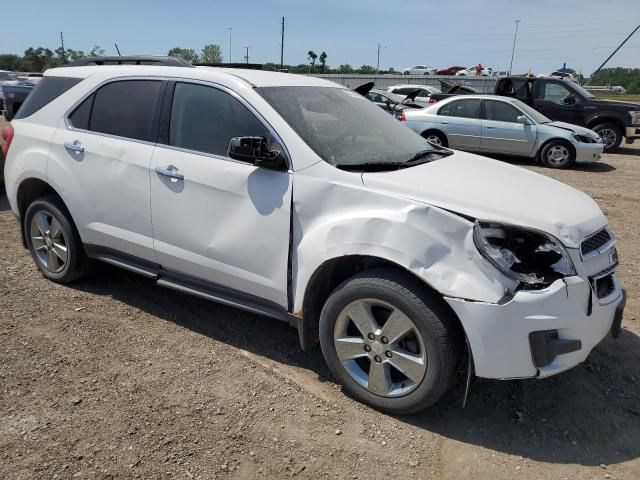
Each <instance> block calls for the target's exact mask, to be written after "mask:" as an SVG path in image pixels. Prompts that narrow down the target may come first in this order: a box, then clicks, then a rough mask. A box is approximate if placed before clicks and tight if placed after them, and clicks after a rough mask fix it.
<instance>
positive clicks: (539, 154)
mask: <svg viewBox="0 0 640 480" xmlns="http://www.w3.org/2000/svg"><path fill="white" fill-rule="evenodd" d="M552 142H561V143H564V144H565V145H566V146H567V147H569V149H570V150H571V152H572V153H573V158H574V159H575V157H576V153H577V152H576V147H575V146H573V144H572V143H571V142H570V141H569V140H567V139H566V138H562V137H552V138H549V139H548V140H545V141H544V142H543V143H542V144H540V146H539V147H538V151H537V152H536V161H538V162H541V161H542V152H543V150H544V148H545V147H546V146H547V145H549V144H550V143H552Z"/></svg>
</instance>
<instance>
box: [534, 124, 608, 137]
mask: <svg viewBox="0 0 640 480" xmlns="http://www.w3.org/2000/svg"><path fill="white" fill-rule="evenodd" d="M543 125H549V126H552V127H558V128H562V129H563V130H569V131H570V132H574V133H578V134H580V135H587V136H589V137H591V138H594V139H595V138H600V137H599V135H598V134H597V133H596V132H594V131H593V130H589V129H588V128H585V127H581V126H579V125H573V124H572V123H566V122H549V123H544V124H543Z"/></svg>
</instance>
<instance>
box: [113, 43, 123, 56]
mask: <svg viewBox="0 0 640 480" xmlns="http://www.w3.org/2000/svg"><path fill="white" fill-rule="evenodd" d="M113 44H114V45H115V46H116V52H118V56H119V57H121V56H122V54H121V53H120V49H119V48H118V44H117V43H115V42H114V43H113Z"/></svg>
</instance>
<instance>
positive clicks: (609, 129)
mask: <svg viewBox="0 0 640 480" xmlns="http://www.w3.org/2000/svg"><path fill="white" fill-rule="evenodd" d="M592 130H593V131H594V132H596V133H597V134H598V135H600V138H602V143H604V151H605V152H611V151H613V150H615V149H617V148H618V147H619V146H620V143H622V130H620V127H618V126H617V125H615V124H613V123H600V124H598V125H596V126H595V127H593V128H592Z"/></svg>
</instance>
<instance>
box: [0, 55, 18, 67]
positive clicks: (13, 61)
mask: <svg viewBox="0 0 640 480" xmlns="http://www.w3.org/2000/svg"><path fill="white" fill-rule="evenodd" d="M21 68H22V57H21V56H20V55H14V54H12V53H6V54H1V55H0V70H21Z"/></svg>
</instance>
